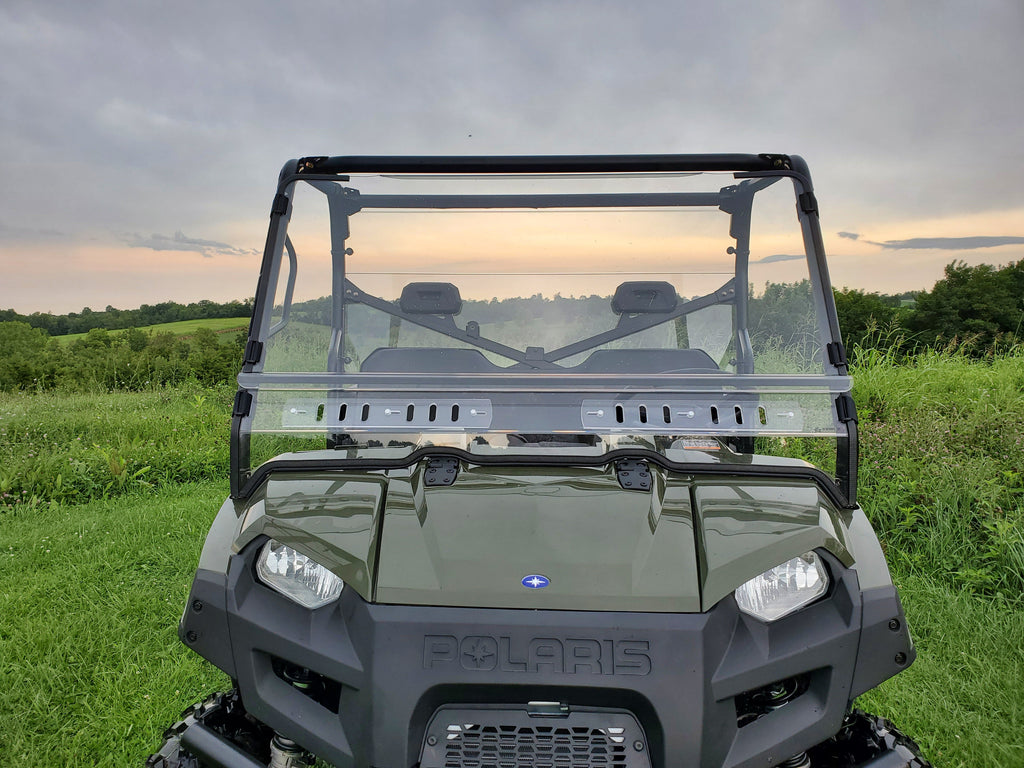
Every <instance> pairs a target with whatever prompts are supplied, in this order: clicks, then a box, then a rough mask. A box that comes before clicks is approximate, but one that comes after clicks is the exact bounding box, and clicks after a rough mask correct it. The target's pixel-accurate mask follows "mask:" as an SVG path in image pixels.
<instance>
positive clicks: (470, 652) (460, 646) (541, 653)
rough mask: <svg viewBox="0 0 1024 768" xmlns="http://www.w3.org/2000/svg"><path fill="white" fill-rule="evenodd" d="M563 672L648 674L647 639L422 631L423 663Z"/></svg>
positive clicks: (488, 669)
mask: <svg viewBox="0 0 1024 768" xmlns="http://www.w3.org/2000/svg"><path fill="white" fill-rule="evenodd" d="M453 667H455V668H458V667H461V668H462V669H465V670H469V671H472V672H491V671H496V672H533V673H552V672H555V673H562V674H566V675H578V674H584V675H588V674H589V675H637V676H641V677H642V676H644V675H649V674H651V644H650V642H649V641H648V640H611V639H607V638H605V639H600V640H599V639H597V638H589V637H573V638H564V639H557V638H554V637H515V638H513V637H509V636H508V635H503V636H500V637H492V636H490V635H467V636H465V637H456V636H455V635H426V636H425V637H424V638H423V668H424V669H451V668H453Z"/></svg>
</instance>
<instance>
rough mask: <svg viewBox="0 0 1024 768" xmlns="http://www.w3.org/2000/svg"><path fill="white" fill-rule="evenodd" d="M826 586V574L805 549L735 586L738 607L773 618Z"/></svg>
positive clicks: (809, 599) (816, 595)
mask: <svg viewBox="0 0 1024 768" xmlns="http://www.w3.org/2000/svg"><path fill="white" fill-rule="evenodd" d="M826 589H828V574H827V573H826V572H825V567H824V566H823V565H822V564H821V560H820V559H819V558H818V556H817V555H816V554H814V553H813V552H805V553H804V554H802V555H800V557H794V558H793V559H792V560H789V561H787V562H785V563H783V564H782V565H777V566H775V567H774V568H771V569H769V570H767V571H765V572H764V573H762V574H761V575H760V576H755V577H754V578H752V579H751V580H750V581H748V582H747V583H746V584H744V585H743V586H742V587H740V588H739V589H737V590H736V603H737V605H739V607H740V610H741V611H743V612H744V613H749V614H750V615H751V616H754V617H756V618H758V619H761V620H762V621H775V620H776V619H781V618H782V617H783V616H787V615H789V614H791V613H793V611H795V610H797V609H799V608H803V607H804V606H805V605H807V604H808V603H810V602H813V601H814V600H817V599H818V598H819V597H821V596H822V595H823V594H825V590H826Z"/></svg>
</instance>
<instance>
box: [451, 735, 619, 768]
mask: <svg viewBox="0 0 1024 768" xmlns="http://www.w3.org/2000/svg"><path fill="white" fill-rule="evenodd" d="M624 730H625V729H623V728H587V727H585V726H579V727H575V728H564V727H548V726H535V727H531V726H515V725H500V726H496V725H450V726H448V733H447V734H446V739H445V750H444V766H445V768H599V767H601V766H603V767H604V768H626V766H627V762H626V754H627V753H626V745H625V744H624V742H625V737H624V736H623V735H622V733H623V731H624ZM629 748H630V749H632V748H633V747H632V745H630V747H629Z"/></svg>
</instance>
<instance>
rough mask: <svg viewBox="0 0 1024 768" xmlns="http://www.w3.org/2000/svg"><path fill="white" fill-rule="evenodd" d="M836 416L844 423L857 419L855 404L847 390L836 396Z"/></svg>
mask: <svg viewBox="0 0 1024 768" xmlns="http://www.w3.org/2000/svg"><path fill="white" fill-rule="evenodd" d="M836 416H837V417H838V418H839V421H841V422H842V423H844V424H846V423H848V422H851V421H852V422H856V421H857V405H856V403H854V402H853V395H851V394H850V393H849V392H843V394H841V395H840V396H839V397H837V398H836Z"/></svg>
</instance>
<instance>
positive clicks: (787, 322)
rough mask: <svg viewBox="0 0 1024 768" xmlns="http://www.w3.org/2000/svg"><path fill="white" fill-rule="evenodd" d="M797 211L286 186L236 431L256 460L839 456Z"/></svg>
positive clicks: (552, 191)
mask: <svg viewBox="0 0 1024 768" xmlns="http://www.w3.org/2000/svg"><path fill="white" fill-rule="evenodd" d="M801 191H802V190H801V189H800V186H799V182H798V181H797V180H796V179H795V178H793V175H792V174H789V175H786V174H778V175H771V174H758V175H754V174H731V173H642V174H578V173H577V174H544V175H536V174H515V175H506V176H500V175H458V174H447V175H426V174H424V175H416V174H407V175H375V174H353V175H351V176H345V177H312V178H310V179H299V180H296V181H293V182H292V183H291V184H290V185H288V186H287V187H286V190H285V194H286V195H287V197H288V206H287V213H286V214H285V216H284V217H283V218H282V224H284V223H286V226H280V227H279V228H278V229H277V230H276V233H275V232H274V231H273V230H272V238H271V243H270V245H269V246H268V247H269V248H270V252H269V253H268V259H267V261H266V262H265V264H264V273H265V274H264V275H263V277H262V279H261V282H260V292H261V295H260V296H259V297H258V299H257V311H256V316H255V318H254V330H253V335H254V338H256V339H258V340H259V342H260V343H261V344H262V348H261V354H260V356H259V360H258V361H257V362H256V363H255V364H254V365H252V366H251V372H247V373H243V374H242V375H241V376H240V377H239V381H240V384H241V385H242V387H243V389H245V390H246V391H247V392H249V393H251V394H252V395H253V396H254V398H255V400H256V405H255V408H253V409H252V411H251V414H252V415H251V417H250V418H248V419H245V420H244V423H243V425H242V428H243V431H244V432H245V434H246V435H264V436H273V437H274V440H270V441H267V440H264V443H265V446H266V447H265V448H264V450H263V451H262V453H261V454H260V456H259V458H260V459H261V460H262V459H267V458H272V457H273V456H275V455H277V454H279V453H280V452H282V451H283V450H288V451H295V450H321V449H323V450H330V451H334V452H335V453H333V454H332V455H333V456H335V457H338V458H339V459H340V458H363V457H366V456H367V455H371V454H375V455H376V454H379V455H384V454H386V455H388V456H401V455H407V454H409V453H411V452H413V451H415V450H418V449H420V448H423V447H425V446H448V447H455V448H459V449H462V450H467V451H470V452H477V453H480V454H484V453H488V452H494V451H511V452H517V451H536V450H539V449H558V450H560V451H562V452H563V453H573V452H575V453H578V454H580V455H583V454H586V455H591V454H601V453H603V452H607V451H610V450H614V449H616V448H621V447H623V446H629V445H641V446H643V447H644V448H645V449H650V450H653V451H657V452H659V453H661V454H662V455H665V456H667V457H669V458H673V459H675V460H680V461H682V460H683V459H684V458H687V459H689V458H693V455H692V454H684V453H682V452H686V451H691V452H692V451H700V452H702V453H704V454H709V455H713V456H714V457H715V460H721V459H720V458H719V457H721V456H723V455H725V454H729V455H734V454H735V455H737V456H738V455H741V454H743V453H744V452H747V453H749V452H752V450H753V443H752V440H753V438H754V437H759V436H760V437H770V436H782V435H792V436H833V437H834V436H837V435H842V434H845V428H844V426H843V424H842V423H841V422H840V421H838V420H837V418H836V416H835V412H834V401H835V397H836V394H837V393H840V392H844V391H846V390H847V389H848V388H849V382H848V380H847V379H846V377H845V376H842V375H839V371H838V370H837V369H836V368H835V367H834V366H833V364H832V363H831V362H830V359H829V356H828V355H827V354H826V348H827V347H826V345H827V344H828V343H829V342H831V341H832V340H833V339H832V337H831V335H830V332H829V330H828V329H829V323H828V320H827V315H826V311H827V310H826V301H825V295H826V292H827V291H830V288H829V287H828V285H827V281H826V279H824V278H823V277H822V276H821V275H820V274H819V272H818V268H817V264H818V261H817V257H816V254H814V253H813V246H812V244H811V238H810V236H809V230H808V224H807V216H806V214H804V213H801V211H800V209H799V207H798V205H797V201H798V195H799V194H800V192H801ZM282 437H284V438H286V439H284V440H282V439H281V438H282ZM340 448H345V449H347V450H346V451H343V452H338V449H340ZM712 452H714V453H712ZM253 458H254V459H255V458H256V456H255V454H254V456H253Z"/></svg>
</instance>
